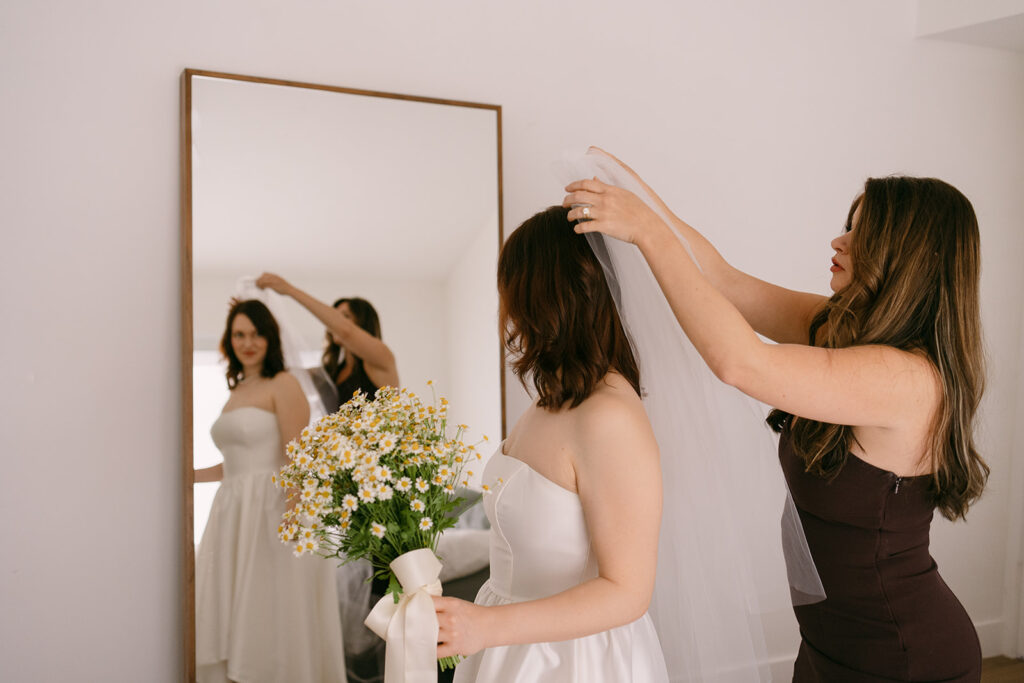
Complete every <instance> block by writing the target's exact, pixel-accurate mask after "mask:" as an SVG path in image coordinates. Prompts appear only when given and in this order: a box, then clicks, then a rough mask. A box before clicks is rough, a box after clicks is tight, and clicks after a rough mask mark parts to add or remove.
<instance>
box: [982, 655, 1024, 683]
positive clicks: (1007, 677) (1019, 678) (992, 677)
mask: <svg viewBox="0 0 1024 683" xmlns="http://www.w3.org/2000/svg"><path fill="white" fill-rule="evenodd" d="M981 682H982V683H1024V661H1021V660H1019V659H1010V658H1009V657H992V658H990V659H986V660H985V661H984V662H982V665H981Z"/></svg>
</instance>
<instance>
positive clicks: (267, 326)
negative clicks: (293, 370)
mask: <svg viewBox="0 0 1024 683" xmlns="http://www.w3.org/2000/svg"><path fill="white" fill-rule="evenodd" d="M240 313H241V314H242V315H244V316H245V317H247V318H248V319H249V320H251V321H252V324H253V327H255V328H256V334H258V335H260V336H261V337H263V338H264V339H266V340H267V355H266V356H264V357H263V368H262V369H261V370H260V376H261V377H273V376H275V375H276V374H277V373H279V372H281V371H282V370H284V353H283V352H282V351H281V332H280V330H279V328H278V326H277V320H275V319H274V315H273V314H272V313H271V312H270V309H268V308H267V307H266V306H265V305H264V304H263V302H262V301H257V300H256V299H245V300H239V299H234V300H232V302H231V308H230V309H229V310H228V320H227V324H226V325H225V326H224V334H223V335H222V336H221V338H220V352H221V353H222V354H223V355H224V358H226V359H227V361H228V369H227V371H226V372H225V373H224V374H225V375H226V376H227V379H228V389H234V388H235V387H237V386H238V383H239V382H241V381H242V373H243V369H242V361H240V360H238V356H236V355H235V349H234V348H232V346H231V325H232V324H233V323H234V322H235V316H237V315H238V314H240Z"/></svg>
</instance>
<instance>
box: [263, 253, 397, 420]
mask: <svg viewBox="0 0 1024 683" xmlns="http://www.w3.org/2000/svg"><path fill="white" fill-rule="evenodd" d="M256 285H257V286H259V287H261V288H266V289H272V290H273V291H275V292H277V293H278V294H281V295H284V296H288V297H291V298H292V299H294V300H295V301H296V302H298V303H299V304H301V305H302V306H303V307H304V308H305V309H306V310H307V311H309V312H310V313H312V314H313V315H315V316H316V317H317V318H318V319H319V320H320V322H322V323H323V324H324V325H325V326H326V327H327V340H326V342H327V347H326V349H325V350H324V356H323V364H324V370H325V371H326V372H327V374H328V376H329V377H330V378H331V380H332V381H333V382H334V384H335V387H336V388H337V394H338V404H339V405H340V404H341V403H344V402H345V401H347V400H348V399H350V398H351V397H352V394H353V393H354V392H355V391H356V390H362V391H363V392H364V393H365V394H366V395H367V396H368V397H369V398H370V399H371V400H372V399H373V398H374V396H376V394H377V389H379V388H380V387H382V386H392V387H398V386H400V384H399V380H398V365H397V363H396V362H395V354H394V353H392V351H391V349H390V348H389V347H388V345H387V344H385V343H384V341H383V340H382V339H381V325H380V317H379V316H378V315H377V311H376V309H375V308H374V307H373V304H371V303H370V302H369V301H367V300H366V299H360V298H358V297H352V298H341V299H338V300H337V301H335V302H334V305H333V306H328V305H327V304H325V303H324V302H322V301H320V300H318V299H316V298H315V297H313V296H311V295H309V294H307V293H306V292H304V291H303V290H301V289H299V288H298V287H296V286H295V285H293V284H291V283H290V282H288V281H287V280H285V279H284V278H282V277H281V276H280V275H275V274H273V273H263V275H261V276H260V277H259V279H258V280H257V281H256ZM326 407H327V412H328V413H333V412H334V411H335V410H337V409H338V405H335V406H333V407H332V406H330V405H327V406H326Z"/></svg>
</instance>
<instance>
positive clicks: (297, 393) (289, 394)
mask: <svg viewBox="0 0 1024 683" xmlns="http://www.w3.org/2000/svg"><path fill="white" fill-rule="evenodd" d="M270 390H271V393H272V394H273V397H274V414H275V415H277V427H278V429H279V430H280V432H281V453H282V455H283V454H284V447H285V446H286V445H287V444H288V442H289V441H291V440H292V439H294V438H296V437H297V436H299V434H301V433H302V429H303V428H304V427H305V426H306V425H307V424H309V401H307V400H306V395H305V394H304V393H302V387H301V386H300V385H299V380H297V379H295V377H293V376H292V374H291V373H289V372H279V373H277V374H276V375H275V376H274V379H272V380H271V384H270Z"/></svg>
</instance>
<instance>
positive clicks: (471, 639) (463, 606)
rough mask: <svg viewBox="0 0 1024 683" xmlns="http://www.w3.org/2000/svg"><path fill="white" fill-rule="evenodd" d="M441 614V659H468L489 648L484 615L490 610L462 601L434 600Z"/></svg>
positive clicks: (439, 626) (439, 647)
mask: <svg viewBox="0 0 1024 683" xmlns="http://www.w3.org/2000/svg"><path fill="white" fill-rule="evenodd" d="M434 609H435V610H436V611H437V658H438V659H443V658H444V657H452V656H455V655H463V656H466V657H468V656H469V655H471V654H473V653H474V652H479V651H480V650H482V649H484V648H485V647H486V640H485V636H484V632H485V628H484V627H483V626H484V624H483V621H484V619H483V616H484V610H486V609H487V608H486V607H483V606H481V605H476V604H474V603H472V602H466V601H465V600H459V599H458V598H443V597H435V598H434Z"/></svg>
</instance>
